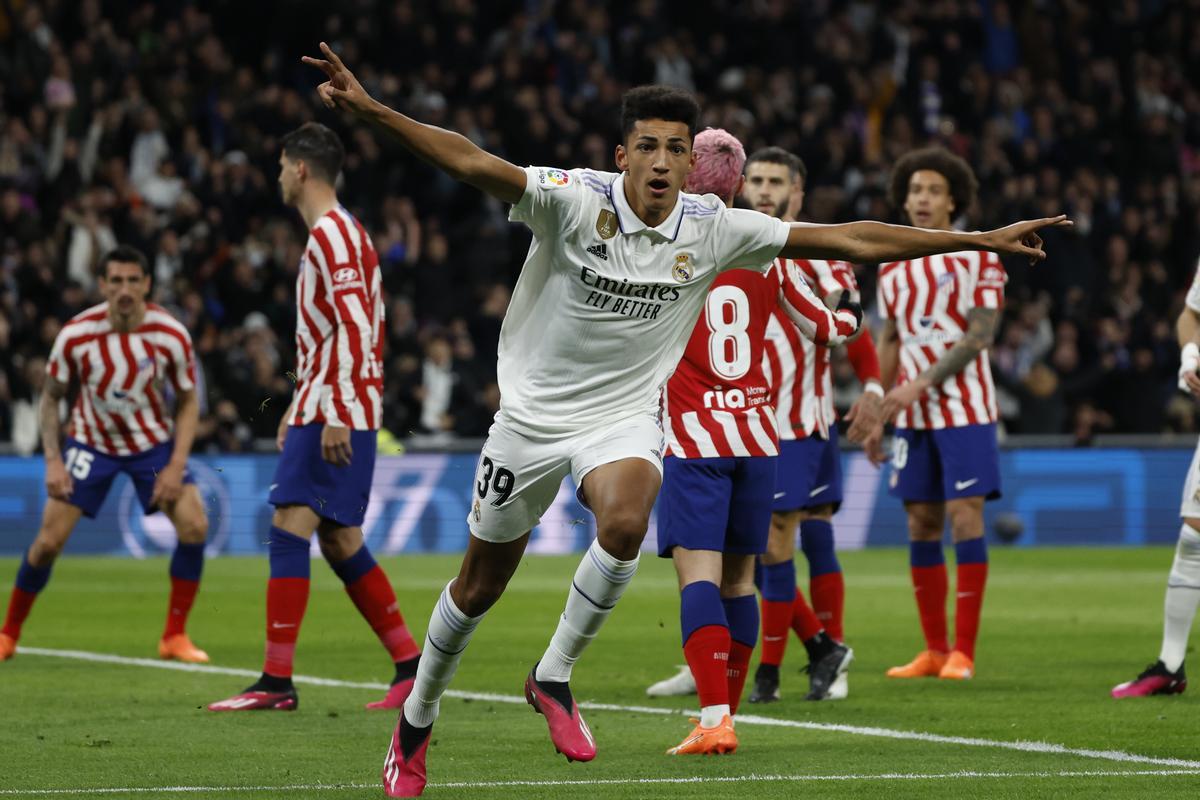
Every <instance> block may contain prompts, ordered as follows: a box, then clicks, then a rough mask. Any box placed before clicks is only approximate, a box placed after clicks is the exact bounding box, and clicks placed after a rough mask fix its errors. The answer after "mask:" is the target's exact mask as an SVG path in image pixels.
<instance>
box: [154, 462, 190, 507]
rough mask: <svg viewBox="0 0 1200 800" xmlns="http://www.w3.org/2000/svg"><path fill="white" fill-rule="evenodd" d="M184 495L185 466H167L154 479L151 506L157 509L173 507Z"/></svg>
mask: <svg viewBox="0 0 1200 800" xmlns="http://www.w3.org/2000/svg"><path fill="white" fill-rule="evenodd" d="M181 494H183V465H182V464H167V466H166V467H164V468H163V471H162V472H160V473H158V475H157V476H155V478H154V491H153V492H151V494H150V505H151V506H153V507H156V508H163V507H164V506H173V505H175V501H177V500H178V499H179V496H180V495H181Z"/></svg>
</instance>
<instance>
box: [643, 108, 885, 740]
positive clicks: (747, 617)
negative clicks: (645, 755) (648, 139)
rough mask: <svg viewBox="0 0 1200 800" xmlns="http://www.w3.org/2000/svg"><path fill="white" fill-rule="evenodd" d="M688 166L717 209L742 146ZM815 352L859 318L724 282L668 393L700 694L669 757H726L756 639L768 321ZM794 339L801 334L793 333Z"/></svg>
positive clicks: (767, 495) (790, 288)
mask: <svg viewBox="0 0 1200 800" xmlns="http://www.w3.org/2000/svg"><path fill="white" fill-rule="evenodd" d="M692 149H693V152H694V153H695V167H694V169H693V170H692V172H691V174H690V175H689V176H688V178H687V183H686V185H685V189H686V191H688V192H691V193H694V194H713V195H716V196H717V197H719V198H721V200H722V201H723V202H724V204H725V205H726V207H732V206H733V198H734V197H735V196H736V195H737V193H738V190H739V189H740V188H741V184H742V183H743V178H742V166H743V164H744V163H745V161H746V155H745V151H744V150H743V149H742V144H741V142H739V141H738V140H737V139H736V138H734V137H733V136H731V135H730V134H729V133H727V132H726V131H723V130H711V129H710V130H705V131H702V132H700V133H698V134H697V135H696V138H695V142H694V144H693V148H692ZM776 308H782V310H783V313H784V314H785V315H786V316H785V319H786V320H787V322H785V324H787V325H789V326H793V327H794V328H795V329H797V330H798V331H802V332H803V334H804V336H805V337H808V338H810V339H811V340H812V341H814V342H815V343H817V344H819V345H837V344H840V343H841V342H843V341H845V340H846V339H847V337H849V336H851V335H853V334H854V333H855V332H857V330H858V325H859V322H860V321H861V319H862V310H861V308H857V307H856V308H857V311H858V315H857V316H856V315H855V314H854V313H852V312H851V311H850V310H844V311H837V312H836V313H834V312H830V311H829V310H828V309H827V308H826V307H825V306H824V305H823V304H822V303H821V301H820V300H818V299H817V297H816V296H815V295H814V294H813V293H812V292H811V291H809V290H808V287H807V284H805V283H803V282H802V281H798V282H796V283H793V282H791V281H788V280H786V279H785V278H784V277H783V273H782V271H780V270H777V269H775V270H770V271H768V272H766V273H765V274H764V273H763V272H760V271H756V270H745V269H736V270H729V271H727V272H724V273H722V274H721V275H720V276H719V277H718V278H717V279H716V280H715V281H714V282H713V284H712V288H710V289H709V291H708V298H707V301H706V302H705V304H704V308H703V310H702V311H701V313H700V319H699V321H697V323H696V326H695V328H694V329H693V331H692V335H691V338H690V339H689V340H688V342H687V346H686V348H685V350H684V354H683V359H682V360H681V361H680V362H679V365H678V366H677V367H676V368H675V373H674V374H673V375H672V376H671V379H670V381H668V383H667V389H666V392H665V394H664V407H665V410H666V413H665V415H664V417H665V420H666V441H667V449H666V455H665V458H664V459H663V491H662V495H661V500H660V503H659V516H658V521H659V527H658V530H659V538H658V548H659V555H661V556H663V557H666V558H671V559H672V560H673V561H674V564H675V572H676V574H677V575H678V576H679V588H680V608H679V619H680V627H681V629H682V633H683V651H684V655H685V656H686V658H687V662H688V666H689V668H690V670H691V674H692V675H693V676H694V677H695V681H696V687H697V692H698V694H699V696H700V706H701V708H700V719H699V721H698V722H697V724H696V728H695V730H693V731H692V733H691V734H690V735H689V736H688V737H687V738H685V739H684V740H683V742H682V743H680V744H679V745H677V746H676V747H673V748H671V749H670V750H668V751H667V752H668V753H669V754H671V755H687V754H708V753H731V752H733V751H734V750H736V749H737V744H738V740H737V734H736V732H735V731H734V728H733V722H732V719H731V715H733V714H735V713H737V707H738V702H739V700H740V699H741V694H742V686H743V685H744V683H745V680H746V670H747V668H748V666H749V663H750V654H751V652H752V651H753V650H754V642H755V640H756V639H757V638H758V607H757V604H756V603H755V598H754V565H755V558H756V556H757V555H758V554H759V553H762V552H763V551H764V550H765V549H766V544H767V535H768V532H769V530H770V516H769V515H770V503H771V492H772V490H773V489H774V486H775V462H776V458H775V456H776V455H778V452H779V448H778V436H777V433H776V429H775V424H774V420H773V419H772V417H773V415H774V412H773V411H772V409H771V405H770V394H771V392H770V385H769V383H768V381H767V379H766V377H765V376H764V374H763V363H764V362H763V345H764V341H765V334H766V329H767V323H768V321H769V320H770V319H771V313H772V311H773V310H774V309H776ZM797 335H798V336H799V333H798V334H797ZM834 649H835V650H838V652H831V653H830V654H829V657H828V658H827V659H826V660H825V661H823V662H821V664H820V669H816V670H814V673H817V672H819V673H820V674H821V675H822V676H823V678H822V679H823V680H824V682H825V684H826V685H827V684H828V683H829V682H830V681H832V679H833V676H834V675H835V674H836V673H837V672H838V670H839V669H841V668H844V666H845V664H847V663H848V662H849V660H850V658H851V654H850V652H849V650H848V649H847V648H844V647H841V648H840V649H839V648H836V647H835V648H834Z"/></svg>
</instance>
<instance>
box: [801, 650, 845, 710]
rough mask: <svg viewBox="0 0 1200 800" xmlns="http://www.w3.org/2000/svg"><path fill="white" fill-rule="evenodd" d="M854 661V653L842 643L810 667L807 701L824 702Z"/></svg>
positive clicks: (805, 697)
mask: <svg viewBox="0 0 1200 800" xmlns="http://www.w3.org/2000/svg"><path fill="white" fill-rule="evenodd" d="M853 660H854V651H853V650H851V649H850V648H849V647H847V646H846V645H844V644H841V643H840V642H835V643H834V646H833V647H831V648H830V649H829V651H828V652H827V653H826V654H825V655H823V656H822V657H821V658H819V659H817V660H816V661H814V662H812V663H810V664H809V665H808V694H806V695H805V696H804V699H805V700H824V699H826V698H827V697H828V696H829V689H830V688H831V687H832V686H833V682H834V681H835V680H837V677H838V675H841V674H842V673H843V672H845V671H846V670H847V668H849V666H850V662H851V661H853Z"/></svg>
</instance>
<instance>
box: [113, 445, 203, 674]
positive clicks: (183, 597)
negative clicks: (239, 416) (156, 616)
mask: <svg viewBox="0 0 1200 800" xmlns="http://www.w3.org/2000/svg"><path fill="white" fill-rule="evenodd" d="M172 448H173V445H172V443H170V442H164V443H163V444H160V445H158V446H157V447H153V448H151V449H150V450H147V451H146V452H145V453H141V454H139V455H136V456H131V457H129V458H127V459H124V460H123V462H122V465H121V468H122V470H123V471H124V472H125V473H126V474H127V475H129V479H130V480H131V481H133V486H134V489H135V490H136V491H137V496H138V502H140V503H141V505H142V511H144V512H145V513H147V514H153V513H154V512H156V511H159V510H161V511H162V512H163V513H164V514H165V515H166V516H167V518H168V519H169V520H171V524H172V525H173V526H174V528H175V550H174V552H173V553H172V554H171V564H170V567H169V570H168V574H169V577H170V582H171V591H170V595H169V599H168V601H167V618H166V622H165V624H164V625H163V633H162V637H161V638H160V639H159V641H158V656H159V658H163V659H173V660H177V661H184V662H188V663H192V664H206V663H208V660H209V659H208V654H207V653H205V652H204V651H203V650H201V649H200V648H198V647H196V646H195V645H194V644H192V641H191V639H190V638H188V635H187V620H188V615H189V614H190V613H191V610H192V604H193V603H194V602H195V600H196V592H197V591H198V590H199V588H200V575H201V573H202V572H203V571H204V542H205V539H206V538H207V537H208V517H207V515H206V514H205V513H204V503H203V501H202V500H201V499H200V491H199V490H198V489H197V488H196V482H195V479H194V478H193V477H192V475H191V473H190V472H188V471H186V470H185V471H184V474H183V491H182V493H181V494H180V495H179V497H178V498H177V499H175V500H173V501H171V502H170V503H164V504H163V506H162V508H161V509H159V508H158V507H157V506H155V505H154V504H153V502H152V498H153V496H154V486H155V481H156V480H157V478H158V474H159V473H160V472H161V471H162V470H163V469H164V468H165V467H166V466H167V464H168V462H169V461H170V460H171V452H172Z"/></svg>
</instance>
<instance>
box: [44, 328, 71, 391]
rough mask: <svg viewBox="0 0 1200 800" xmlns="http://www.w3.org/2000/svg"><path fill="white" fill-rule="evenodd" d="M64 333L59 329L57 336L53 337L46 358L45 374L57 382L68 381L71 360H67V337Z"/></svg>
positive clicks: (69, 379)
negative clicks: (52, 343)
mask: <svg viewBox="0 0 1200 800" xmlns="http://www.w3.org/2000/svg"><path fill="white" fill-rule="evenodd" d="M64 333H65V332H64V331H60V332H59V334H58V336H56V337H54V346H53V347H52V348H51V349H50V355H49V357H47V359H46V374H47V375H49V376H50V377H51V378H53V379H54V380H56V381H58V382H59V383H70V381H71V362H70V361H68V360H67V353H66V349H67V337H66V336H65V335H64Z"/></svg>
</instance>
